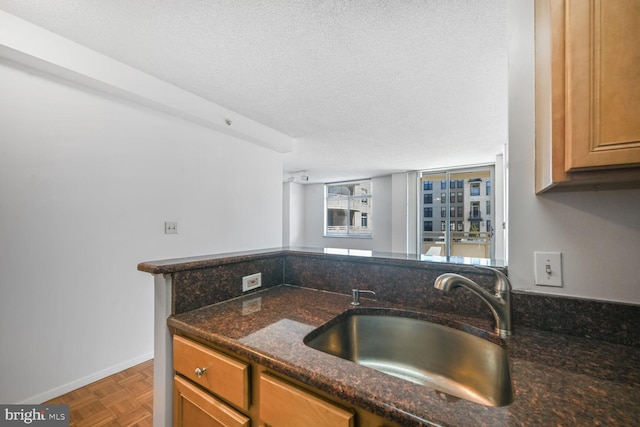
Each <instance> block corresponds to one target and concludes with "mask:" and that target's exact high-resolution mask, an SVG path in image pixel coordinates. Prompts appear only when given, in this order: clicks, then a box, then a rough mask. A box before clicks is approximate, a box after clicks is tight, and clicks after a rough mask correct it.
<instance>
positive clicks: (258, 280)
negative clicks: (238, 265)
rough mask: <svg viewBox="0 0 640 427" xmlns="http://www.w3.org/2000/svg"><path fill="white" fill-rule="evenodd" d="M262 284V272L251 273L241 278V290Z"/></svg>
mask: <svg viewBox="0 0 640 427" xmlns="http://www.w3.org/2000/svg"><path fill="white" fill-rule="evenodd" d="M260 286H262V273H256V274H251V275H249V276H244V277H243V278H242V292H247V291H250V290H252V289H255V288H259V287H260Z"/></svg>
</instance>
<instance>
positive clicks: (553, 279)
mask: <svg viewBox="0 0 640 427" xmlns="http://www.w3.org/2000/svg"><path fill="white" fill-rule="evenodd" d="M534 267H535V274H534V275H535V282H536V285H538V286H557V287H562V252H534Z"/></svg>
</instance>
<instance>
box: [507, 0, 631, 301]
mask: <svg viewBox="0 0 640 427" xmlns="http://www.w3.org/2000/svg"><path fill="white" fill-rule="evenodd" d="M533 6H534V5H533V2H531V1H523V0H519V1H513V2H507V8H508V19H507V21H508V27H509V28H508V33H509V150H508V151H509V153H508V162H509V164H508V167H509V219H508V224H509V275H510V277H511V281H512V284H513V285H514V287H515V288H517V289H527V290H531V291H534V292H543V293H553V294H562V295H570V296H579V297H585V298H593V299H602V300H612V301H620V302H630V303H635V304H638V303H640V262H638V253H639V251H638V242H640V190H624V191H622V190H621V191H602V192H576V193H555V194H548V195H542V196H536V195H535V194H534V138H535V134H534V129H535V127H534V124H535V117H534V45H533V37H534V32H533V19H534V12H533ZM534 251H560V252H562V254H563V266H564V287H563V288H545V287H539V286H534V283H533V252H534Z"/></svg>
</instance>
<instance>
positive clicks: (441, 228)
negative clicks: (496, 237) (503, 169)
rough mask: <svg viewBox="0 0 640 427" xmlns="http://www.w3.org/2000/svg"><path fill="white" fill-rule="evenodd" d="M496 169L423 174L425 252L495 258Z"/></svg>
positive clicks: (421, 245) (422, 239) (423, 238)
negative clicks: (492, 185) (492, 180)
mask: <svg viewBox="0 0 640 427" xmlns="http://www.w3.org/2000/svg"><path fill="white" fill-rule="evenodd" d="M492 170H493V169H492V167H485V168H480V169H474V170H459V171H444V172H423V173H422V176H421V187H420V193H421V196H422V197H421V199H422V200H421V206H422V211H421V217H422V221H421V226H422V230H421V233H420V246H419V247H421V253H423V254H426V255H439V256H460V257H470V258H493V223H494V221H493V215H492V212H493V209H491V206H492V205H493V195H492V192H491V178H492Z"/></svg>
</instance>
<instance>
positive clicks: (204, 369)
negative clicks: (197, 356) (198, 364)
mask: <svg viewBox="0 0 640 427" xmlns="http://www.w3.org/2000/svg"><path fill="white" fill-rule="evenodd" d="M206 372H207V368H202V369H200V368H196V375H197V376H198V378H202V376H203V375H204V374H205V373H206Z"/></svg>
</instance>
